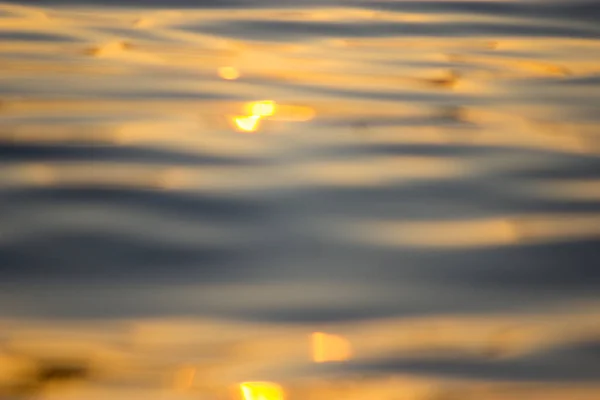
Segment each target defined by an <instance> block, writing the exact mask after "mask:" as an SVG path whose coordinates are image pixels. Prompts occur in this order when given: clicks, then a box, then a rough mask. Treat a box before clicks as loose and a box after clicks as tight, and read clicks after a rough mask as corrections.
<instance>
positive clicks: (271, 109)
mask: <svg viewBox="0 0 600 400" xmlns="http://www.w3.org/2000/svg"><path fill="white" fill-rule="evenodd" d="M246 111H247V113H248V114H250V115H254V116H260V117H270V116H272V115H273V114H275V102H274V101H272V100H265V101H256V102H253V103H248V104H247V105H246Z"/></svg>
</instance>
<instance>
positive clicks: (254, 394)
mask: <svg viewBox="0 0 600 400" xmlns="http://www.w3.org/2000/svg"><path fill="white" fill-rule="evenodd" d="M240 387H241V389H242V394H243V396H244V400H283V398H284V396H283V389H282V388H281V386H279V385H277V384H275V383H270V382H245V383H242V384H240Z"/></svg>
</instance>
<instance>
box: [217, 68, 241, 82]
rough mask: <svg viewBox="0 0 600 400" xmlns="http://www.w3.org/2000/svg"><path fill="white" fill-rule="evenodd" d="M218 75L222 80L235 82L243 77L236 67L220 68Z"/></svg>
mask: <svg viewBox="0 0 600 400" xmlns="http://www.w3.org/2000/svg"><path fill="white" fill-rule="evenodd" d="M218 73H219V76H220V77H221V78H222V79H225V80H227V81H234V80H236V79H238V78H239V77H240V76H241V74H240V71H238V70H237V69H236V68H235V67H221V68H219V70H218Z"/></svg>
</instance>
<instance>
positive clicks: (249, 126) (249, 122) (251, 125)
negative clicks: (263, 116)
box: [233, 115, 260, 132]
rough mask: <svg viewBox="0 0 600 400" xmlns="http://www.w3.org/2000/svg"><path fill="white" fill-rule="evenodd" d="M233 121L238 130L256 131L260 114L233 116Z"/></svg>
mask: <svg viewBox="0 0 600 400" xmlns="http://www.w3.org/2000/svg"><path fill="white" fill-rule="evenodd" d="M233 122H234V124H235V127H236V129H237V130H238V131H241V132H255V131H256V130H257V129H258V125H259V122H260V116H259V115H250V116H248V117H246V116H242V117H233Z"/></svg>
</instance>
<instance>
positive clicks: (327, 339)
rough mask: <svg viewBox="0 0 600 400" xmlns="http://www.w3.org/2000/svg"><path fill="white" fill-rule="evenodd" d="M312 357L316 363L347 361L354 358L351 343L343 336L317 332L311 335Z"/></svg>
mask: <svg viewBox="0 0 600 400" xmlns="http://www.w3.org/2000/svg"><path fill="white" fill-rule="evenodd" d="M311 341H312V349H313V351H312V353H313V355H312V357H313V361H314V362H316V363H324V362H332V361H346V360H349V359H350V357H351V356H352V347H351V345H350V342H349V341H348V340H347V339H345V338H344V337H342V336H339V335H332V334H329V333H323V332H315V333H313V334H312V335H311Z"/></svg>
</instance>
